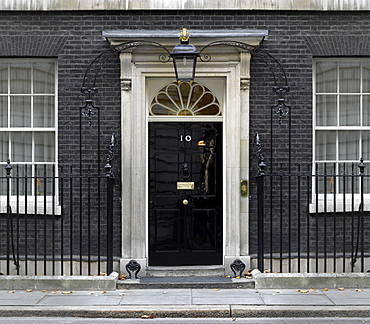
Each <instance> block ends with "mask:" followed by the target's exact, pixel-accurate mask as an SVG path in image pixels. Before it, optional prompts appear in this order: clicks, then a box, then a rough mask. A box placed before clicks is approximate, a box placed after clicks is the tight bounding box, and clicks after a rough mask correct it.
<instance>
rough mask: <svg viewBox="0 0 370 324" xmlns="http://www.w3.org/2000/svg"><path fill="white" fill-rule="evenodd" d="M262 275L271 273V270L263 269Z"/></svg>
mask: <svg viewBox="0 0 370 324" xmlns="http://www.w3.org/2000/svg"><path fill="white" fill-rule="evenodd" d="M263 272H264V273H271V270H269V269H265V271H263Z"/></svg>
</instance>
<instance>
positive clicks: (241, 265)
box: [230, 259, 245, 278]
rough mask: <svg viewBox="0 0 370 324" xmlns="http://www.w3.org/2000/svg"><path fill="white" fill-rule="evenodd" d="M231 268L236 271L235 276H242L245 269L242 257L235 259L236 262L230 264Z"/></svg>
mask: <svg viewBox="0 0 370 324" xmlns="http://www.w3.org/2000/svg"><path fill="white" fill-rule="evenodd" d="M230 268H231V270H232V272H233V273H234V276H233V277H234V278H236V277H242V276H243V272H244V270H245V263H244V262H243V261H242V260H240V259H235V260H234V262H233V263H231V264H230ZM237 273H238V274H237Z"/></svg>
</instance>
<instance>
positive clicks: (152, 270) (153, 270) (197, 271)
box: [146, 266, 225, 278]
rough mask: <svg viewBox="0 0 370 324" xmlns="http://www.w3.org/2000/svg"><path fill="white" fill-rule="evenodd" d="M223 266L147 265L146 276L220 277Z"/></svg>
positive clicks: (223, 271) (222, 272) (222, 274)
mask: <svg viewBox="0 0 370 324" xmlns="http://www.w3.org/2000/svg"><path fill="white" fill-rule="evenodd" d="M224 275H225V267H224V266H182V267H176V266H172V267H148V268H147V269H146V277H171V278H172V277H221V276H224Z"/></svg>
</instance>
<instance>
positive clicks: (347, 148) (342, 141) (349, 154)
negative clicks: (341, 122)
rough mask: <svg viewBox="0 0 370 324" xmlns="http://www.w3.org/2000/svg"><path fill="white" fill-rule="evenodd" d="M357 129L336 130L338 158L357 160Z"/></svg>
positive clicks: (358, 135) (358, 137)
mask: <svg viewBox="0 0 370 324" xmlns="http://www.w3.org/2000/svg"><path fill="white" fill-rule="evenodd" d="M359 140H360V132H359V131H338V153H339V160H356V161H357V160H359V159H360V157H359V153H360V152H359Z"/></svg>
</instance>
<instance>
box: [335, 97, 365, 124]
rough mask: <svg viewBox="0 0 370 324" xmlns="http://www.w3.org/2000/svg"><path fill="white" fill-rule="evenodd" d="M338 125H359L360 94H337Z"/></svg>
mask: <svg viewBox="0 0 370 324" xmlns="http://www.w3.org/2000/svg"><path fill="white" fill-rule="evenodd" d="M339 125H340V126H360V96H339Z"/></svg>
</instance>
